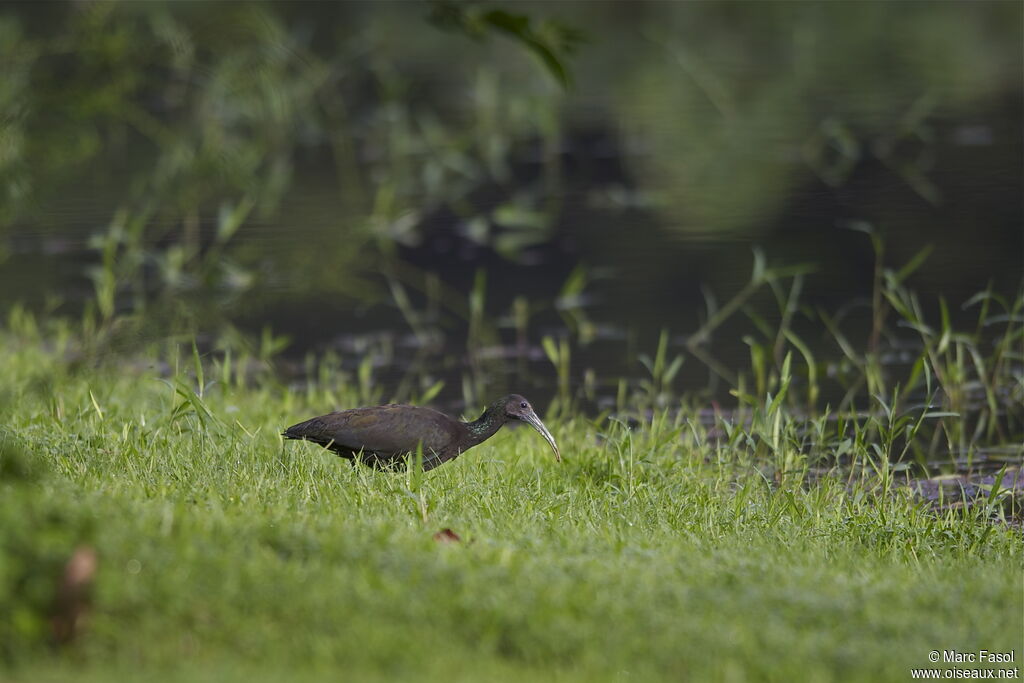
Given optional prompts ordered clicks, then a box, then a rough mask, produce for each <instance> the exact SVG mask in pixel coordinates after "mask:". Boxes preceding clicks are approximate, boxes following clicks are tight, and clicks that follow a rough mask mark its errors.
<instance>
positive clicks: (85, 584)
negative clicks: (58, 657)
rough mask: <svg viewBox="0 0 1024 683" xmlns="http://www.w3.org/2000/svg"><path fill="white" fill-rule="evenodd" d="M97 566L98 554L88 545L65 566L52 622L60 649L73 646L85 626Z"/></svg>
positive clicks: (79, 550) (76, 553)
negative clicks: (70, 644) (64, 645)
mask: <svg viewBox="0 0 1024 683" xmlns="http://www.w3.org/2000/svg"><path fill="white" fill-rule="evenodd" d="M98 566H99V557H98V556H97V555H96V550H95V549H94V548H92V547H90V546H85V545H83V546H79V547H78V548H76V549H75V552H73V553H72V554H71V558H70V559H69V560H68V562H67V564H66V565H64V574H63V575H62V576H61V578H60V584H59V585H58V586H57V597H56V599H55V600H54V605H53V618H52V619H51V621H50V625H51V627H52V629H53V638H54V640H55V641H56V642H57V643H58V644H60V645H63V644H66V643H69V642H71V641H72V640H73V639H74V638H75V636H76V635H78V633H79V632H80V631H81V629H82V626H83V625H84V624H85V620H86V617H87V616H88V612H89V603H90V599H91V595H90V594H91V592H92V582H93V579H94V578H95V576H96V568H97V567H98Z"/></svg>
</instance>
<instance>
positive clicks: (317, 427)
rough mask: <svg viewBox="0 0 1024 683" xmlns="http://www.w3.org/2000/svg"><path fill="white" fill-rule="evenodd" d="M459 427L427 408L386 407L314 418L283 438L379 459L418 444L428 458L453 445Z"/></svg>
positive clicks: (455, 422) (357, 409)
mask: <svg viewBox="0 0 1024 683" xmlns="http://www.w3.org/2000/svg"><path fill="white" fill-rule="evenodd" d="M460 428H462V424H461V423H459V422H457V421H456V420H453V419H451V418H450V417H448V416H447V415H444V414H443V413H439V412H437V411H436V410H431V409H430V408H421V407H416V406H404V405H386V406H375V407H372V408H355V409H353V410H343V411H341V412H337V413H329V414H327V415H321V416H320V417H314V418H313V419H311V420H306V421H305V422H301V423H299V424H297V425H293V426H291V427H289V428H288V429H286V430H285V431H284V436H286V437H288V438H290V439H306V440H309V441H314V442H316V443H319V444H322V445H324V446H327V445H328V444H330V445H332V447H334V448H340V449H345V450H350V451H352V452H353V453H358V452H359V451H363V452H366V453H376V454H379V455H382V456H388V455H399V454H405V453H414V452H415V451H416V448H417V446H418V445H419V444H420V443H422V444H423V453H424V457H425V458H429V456H430V455H431V454H433V453H441V452H442V451H445V449H447V448H448V447H449V446H452V445H453V444H455V443H456V441H457V440H458V438H459V435H460ZM463 429H464V428H463Z"/></svg>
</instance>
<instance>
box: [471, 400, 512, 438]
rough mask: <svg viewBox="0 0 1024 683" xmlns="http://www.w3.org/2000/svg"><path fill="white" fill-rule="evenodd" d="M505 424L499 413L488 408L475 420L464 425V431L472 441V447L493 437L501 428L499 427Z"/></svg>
mask: <svg viewBox="0 0 1024 683" xmlns="http://www.w3.org/2000/svg"><path fill="white" fill-rule="evenodd" d="M503 424H505V418H504V416H503V415H502V414H501V412H499V411H497V410H494V409H493V408H488V409H487V410H485V411H484V414H483V415H481V416H480V417H479V418H477V419H476V420H473V421H472V422H467V423H466V429H468V430H469V438H470V439H471V440H472V445H474V446H475V445H477V444H478V443H481V442H483V441H486V440H487V439H489V438H491V437H492V436H494V433H495V432H496V431H498V430H499V429H500V428H501V425H503Z"/></svg>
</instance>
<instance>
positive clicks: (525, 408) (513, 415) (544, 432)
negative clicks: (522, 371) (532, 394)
mask: <svg viewBox="0 0 1024 683" xmlns="http://www.w3.org/2000/svg"><path fill="white" fill-rule="evenodd" d="M497 407H498V409H499V410H501V411H502V414H503V415H504V416H505V419H507V420H522V421H523V422H525V423H526V424H528V425H530V426H531V427H533V428H534V429H536V430H537V431H538V432H540V435H541V436H543V437H544V439H545V440H546V441H547V442H548V444H549V445H550V446H551V450H553V451H554V452H555V460H559V461H560V460H561V459H562V456H560V455H559V454H558V444H556V443H555V437H553V436H551V432H549V431H548V428H547V427H545V426H544V423H543V422H541V421H540V418H539V417H537V413H535V412H533V406H532V405H530V402H529V401H527V400H526V399H525V398H523V397H522V396H520V395H519V394H509V395H508V396H506V397H505V398H503V399H501V400H500V401H498V406H497Z"/></svg>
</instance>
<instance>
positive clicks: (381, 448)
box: [281, 394, 562, 471]
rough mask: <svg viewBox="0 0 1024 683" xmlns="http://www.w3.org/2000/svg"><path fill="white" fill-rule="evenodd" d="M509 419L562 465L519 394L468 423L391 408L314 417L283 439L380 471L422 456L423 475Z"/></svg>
mask: <svg viewBox="0 0 1024 683" xmlns="http://www.w3.org/2000/svg"><path fill="white" fill-rule="evenodd" d="M512 420H520V421H522V422H525V423H527V424H528V425H530V426H532V427H533V428H534V429H536V430H537V431H538V432H540V435H541V436H543V437H544V439H545V440H546V441H547V442H548V444H549V445H550V446H551V449H552V450H553V451H554V452H555V460H557V461H561V459H562V457H561V455H560V454H559V452H558V445H557V444H556V443H555V437H553V436H551V432H549V431H548V428H547V427H545V426H544V423H543V422H541V420H540V418H539V417H537V413H535V412H534V410H533V406H531V405H530V402H529V401H527V400H526V399H525V398H523V397H522V396H520V395H519V394H509V395H508V396H504V397H502V398H500V399H498V400H497V401H495V402H494V403H492V404H491V405H490V406H488V407H487V408H486V409H485V410H484V412H483V414H482V415H481V416H480V417H479V418H478V419H476V420H473V421H471V422H462V421H461V420H456V419H454V418H451V417H448V416H447V415H445V414H444V413H441V412H438V411H436V410H434V409H432V408H425V407H422V406H410V405H401V404H396V403H389V404H387V405H382V406H372V407H366V408H352V409H350V410H342V411H339V412H334V413H328V414H327V415H321V416H319V417H314V418H311V419H309V420H306V421H305V422H300V423H298V424H296V425H292V426H291V427H288V428H287V429H285V430H284V432H282V433H281V436H283V437H285V438H286V439H297V440H304V441H312V442H313V443H317V444H320V445H321V446H323V447H324V448H327V449H329V450H331V451H334V452H335V453H337V454H338V455H340V456H342V457H344V458H348V459H349V460H351V461H352V463H353V464H355V463H356V462H361V463H363V464H365V465H369V466H370V467H373V468H375V469H381V470H402V469H405V467H406V465H407V463H408V462H410V461H411V460H412V459H414V458H415V457H416V456H417V453H419V452H422V458H423V469H424V471H426V470H432V469H434V468H435V467H437V466H438V465H443V464H444V463H446V462H448V461H449V460H454V459H455V458H457V457H459V456H460V455H462V454H463V453H465V452H466V451H467V450H469V449H470V448H472V447H473V446H476V445H478V444H480V443H482V442H484V441H486V440H487V439H489V438H491V437H492V436H494V433H495V432H497V431H498V430H499V429H500V428H501V426H502V425H504V424H505V423H506V422H510V421H512Z"/></svg>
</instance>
